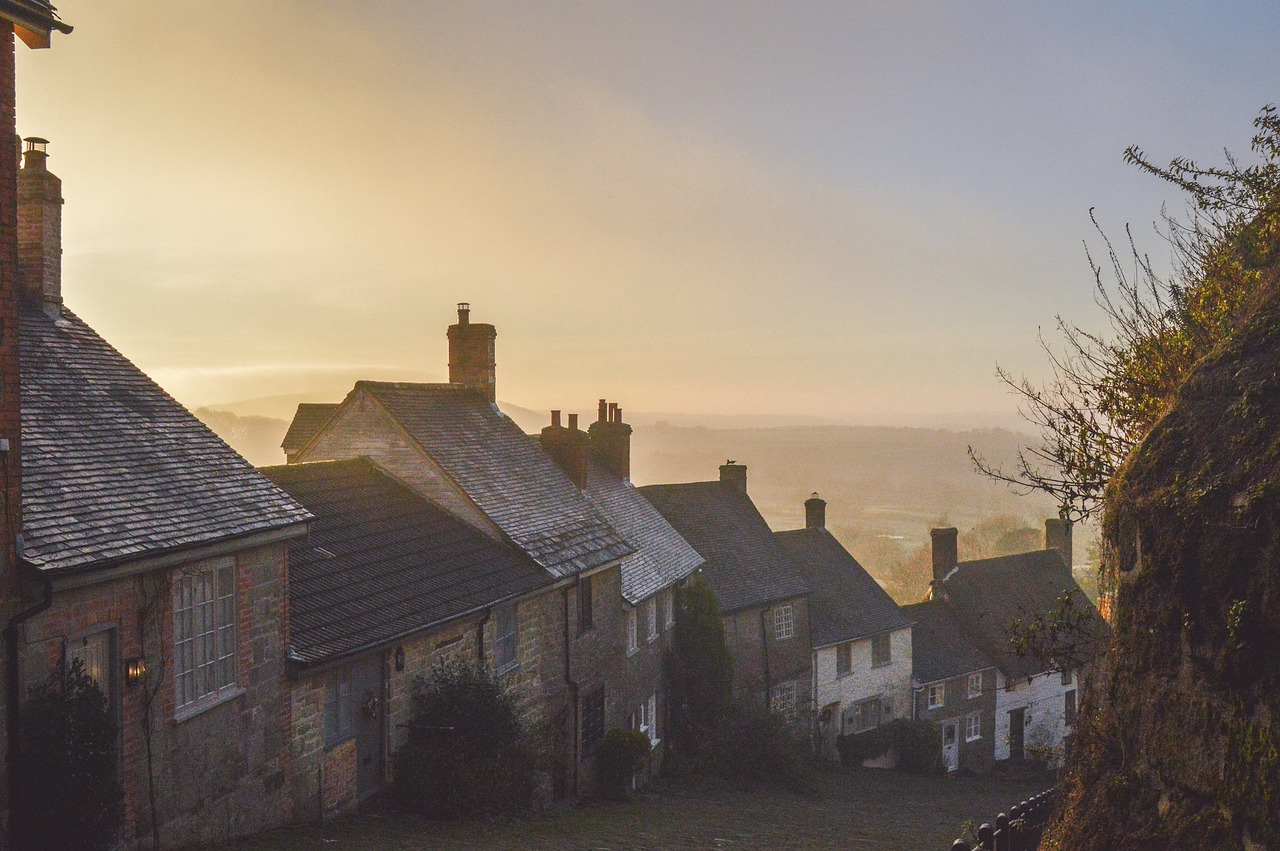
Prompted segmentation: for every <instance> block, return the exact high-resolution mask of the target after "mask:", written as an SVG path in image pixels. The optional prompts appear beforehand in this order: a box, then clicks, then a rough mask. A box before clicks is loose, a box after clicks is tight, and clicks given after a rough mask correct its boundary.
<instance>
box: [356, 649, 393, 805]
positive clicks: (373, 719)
mask: <svg viewBox="0 0 1280 851" xmlns="http://www.w3.org/2000/svg"><path fill="white" fill-rule="evenodd" d="M382 680H383V674H382V655H381V654H378V653H372V654H370V655H369V656H366V657H365V658H364V659H362V660H360V661H359V662H356V663H355V664H354V665H352V666H351V695H352V697H353V698H354V702H355V710H356V711H355V713H354V715H355V727H356V729H355V734H356V794H357V796H358V797H359V798H360V800H362V801H363V800H365V799H366V798H368V797H369V796H371V795H375V794H377V793H378V792H380V791H382V777H383V762H384V761H383V719H384V716H385V714H386V713H385V712H384V711H383V710H384V708H385V701H384V700H383V697H382V696H383V683H382Z"/></svg>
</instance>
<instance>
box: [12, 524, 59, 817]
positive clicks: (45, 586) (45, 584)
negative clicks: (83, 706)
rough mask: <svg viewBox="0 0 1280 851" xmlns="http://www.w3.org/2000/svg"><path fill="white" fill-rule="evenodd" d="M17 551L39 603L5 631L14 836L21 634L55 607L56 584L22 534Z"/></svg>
mask: <svg viewBox="0 0 1280 851" xmlns="http://www.w3.org/2000/svg"><path fill="white" fill-rule="evenodd" d="M14 549H15V559H16V561H17V564H18V569H19V571H22V570H24V569H25V570H27V571H29V572H30V573H31V576H32V577H33V578H34V579H36V580H37V581H38V582H39V583H40V600H39V601H38V602H37V603H35V604H34V605H32V606H28V607H27V608H25V609H23V610H22V611H20V612H18V613H17V614H16V615H14V616H13V617H12V618H10V619H9V623H8V625H7V626H6V627H5V629H4V643H5V652H6V654H7V657H6V658H7V662H8V665H7V668H6V670H5V700H6V705H5V723H6V726H7V727H8V729H7V731H6V735H5V744H6V747H7V753H6V756H5V759H6V761H7V763H8V765H7V766H6V767H7V770H8V775H9V777H8V780H9V801H8V804H9V832H10V835H12V833H13V822H14V820H15V819H17V818H20V816H19V812H18V810H19V808H18V807H17V806H15V805H16V803H17V802H16V800H15V794H14V792H15V790H16V789H17V785H18V784H17V783H16V782H15V781H16V779H17V778H16V777H15V771H14V766H15V764H16V763H17V762H18V749H19V742H20V737H19V730H18V727H19V724H20V723H21V720H22V712H21V706H20V701H21V699H22V679H21V677H20V676H19V671H18V649H19V648H18V635H19V632H20V631H21V627H22V624H23V623H25V622H26V621H28V620H30V619H31V618H33V617H35V616H36V615H38V614H40V613H41V612H43V611H45V610H46V609H48V608H49V607H50V606H52V605H53V581H52V580H51V579H50V578H49V577H48V576H46V575H45V573H44V571H42V570H40V568H38V567H36V566H35V565H34V564H32V563H31V562H29V561H27V560H26V559H25V558H23V557H22V555H21V553H22V549H23V546H22V535H18V538H17V545H16V547H15V548H14Z"/></svg>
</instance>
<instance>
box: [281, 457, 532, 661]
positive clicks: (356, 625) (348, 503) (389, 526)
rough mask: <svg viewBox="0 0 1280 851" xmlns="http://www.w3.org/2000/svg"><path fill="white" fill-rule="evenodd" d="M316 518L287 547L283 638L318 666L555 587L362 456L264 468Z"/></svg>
mask: <svg viewBox="0 0 1280 851" xmlns="http://www.w3.org/2000/svg"><path fill="white" fill-rule="evenodd" d="M262 472H263V473H264V474H265V475H266V476H267V477H269V478H270V479H272V480H273V481H275V482H276V483H277V484H279V485H280V486H281V487H282V488H284V489H285V490H287V491H288V492H289V493H290V494H292V495H293V496H294V497H295V498H296V499H297V500H298V501H299V502H301V503H302V504H303V505H305V506H306V507H307V508H308V509H309V510H310V511H311V512H312V513H313V514H314V515H315V520H314V521H312V524H311V535H310V538H309V540H306V541H295V542H293V543H292V544H291V545H290V548H289V642H290V653H291V656H292V657H293V658H294V659H297V660H298V661H301V662H303V663H316V662H321V661H325V660H328V659H333V658H336V657H340V656H344V655H347V654H350V653H354V652H357V651H359V650H363V649H366V648H369V647H373V646H377V645H379V644H386V643H389V642H391V641H394V640H396V639H397V638H398V637H400V636H404V635H408V634H411V633H413V632H417V631H420V630H424V629H427V628H429V627H431V626H433V625H435V624H439V623H442V622H445V621H447V620H449V619H451V618H454V617H457V616H459V615H463V614H466V613H468V612H471V611H476V610H478V609H479V608H482V607H484V606H486V605H489V604H492V603H496V602H499V601H501V600H504V599H508V598H510V597H512V596H516V595H519V594H523V593H527V592H529V591H533V590H536V589H538V588H541V587H544V586H546V585H549V584H551V583H552V582H554V581H555V580H554V578H553V577H551V576H549V575H548V574H547V572H546V571H545V570H543V569H542V568H540V567H538V565H536V564H534V563H533V562H532V561H531V560H530V559H529V558H527V557H526V556H525V555H524V554H523V553H521V552H520V551H519V550H517V549H515V548H514V547H511V546H508V545H506V544H501V543H499V542H497V541H495V540H493V539H492V538H490V537H488V536H487V535H485V534H483V533H481V532H478V531H476V530H475V529H473V528H472V527H471V526H469V525H467V524H466V523H464V522H463V521H461V520H458V519H457V518H455V517H453V516H452V515H451V514H449V513H448V512H446V511H444V510H443V509H441V508H439V507H437V506H435V505H434V504H432V503H430V502H428V501H427V500H426V499H423V498H422V497H421V496H420V495H419V494H418V493H417V492H416V491H414V490H412V489H411V488H409V487H408V486H407V485H404V484H402V483H401V482H399V481H398V480H396V479H395V478H393V477H392V476H390V475H389V474H387V473H385V472H383V471H382V470H381V469H379V468H378V467H377V466H375V465H374V464H373V463H372V462H370V461H369V460H367V459H363V458H360V459H355V460H351V461H320V462H316V463H312V464H290V465H286V466H280V467H266V468H264V469H263V470H262Z"/></svg>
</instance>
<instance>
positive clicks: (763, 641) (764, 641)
mask: <svg viewBox="0 0 1280 851" xmlns="http://www.w3.org/2000/svg"><path fill="white" fill-rule="evenodd" d="M768 611H769V610H768V609H761V610H760V650H761V651H762V652H763V654H764V711H765V713H766V714H767V713H768V712H769V710H770V709H772V708H773V706H772V705H771V703H770V701H769V697H770V692H771V691H772V689H773V683H772V680H771V677H770V676H769V630H768V628H767V626H766V625H765V617H766V615H767V613H768Z"/></svg>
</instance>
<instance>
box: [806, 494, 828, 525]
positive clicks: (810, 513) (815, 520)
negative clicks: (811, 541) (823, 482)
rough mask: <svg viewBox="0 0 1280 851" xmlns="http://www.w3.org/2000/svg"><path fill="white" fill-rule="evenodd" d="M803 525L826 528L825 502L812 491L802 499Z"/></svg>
mask: <svg viewBox="0 0 1280 851" xmlns="http://www.w3.org/2000/svg"><path fill="white" fill-rule="evenodd" d="M804 527H805V528H806V529H825V528H827V502H826V500H824V499H823V498H822V497H820V496H818V492H817V491H814V492H813V495H812V496H810V497H809V498H808V499H806V500H805V501H804Z"/></svg>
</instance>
